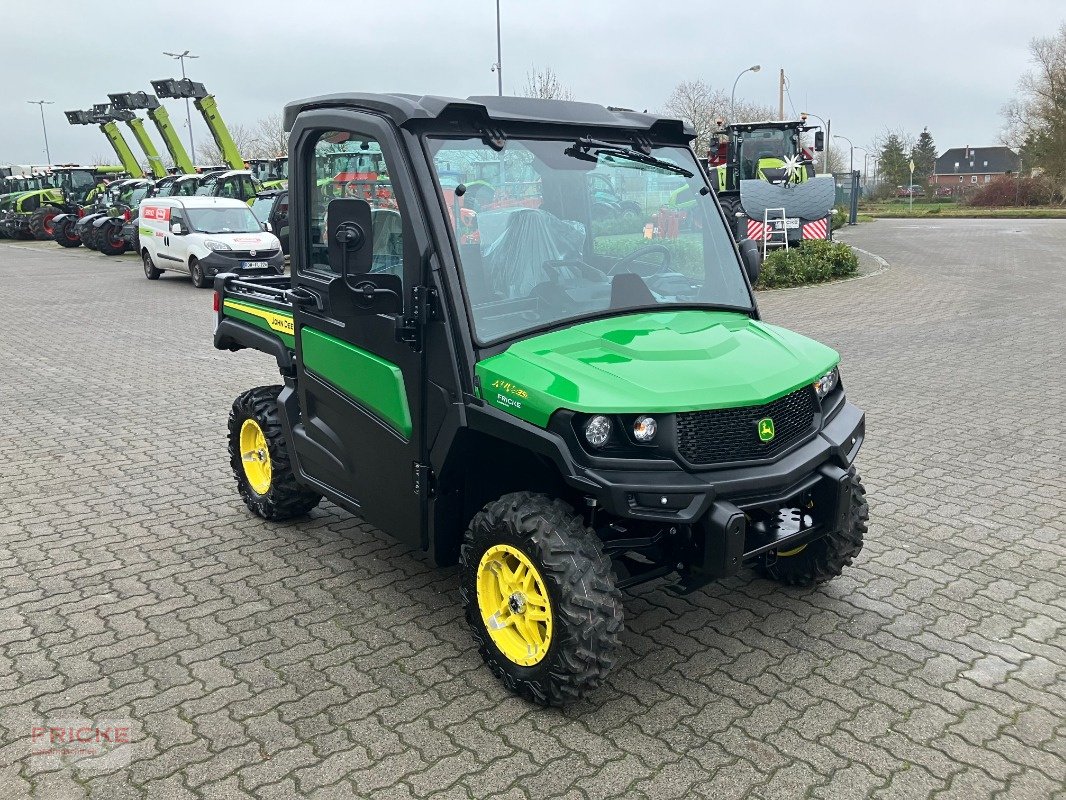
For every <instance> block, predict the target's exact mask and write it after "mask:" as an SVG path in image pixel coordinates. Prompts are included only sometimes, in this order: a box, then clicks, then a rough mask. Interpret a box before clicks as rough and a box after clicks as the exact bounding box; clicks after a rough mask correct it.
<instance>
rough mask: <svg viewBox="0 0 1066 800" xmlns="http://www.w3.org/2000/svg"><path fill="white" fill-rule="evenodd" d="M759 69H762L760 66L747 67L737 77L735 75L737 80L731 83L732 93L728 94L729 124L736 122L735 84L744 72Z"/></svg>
mask: <svg viewBox="0 0 1066 800" xmlns="http://www.w3.org/2000/svg"><path fill="white" fill-rule="evenodd" d="M760 69H762V65H761V64H755V65H754V66H751V67H748V68H747V69H745V70H742V71H741V73H740V74H739V75H737V79H736V80H735V81H733V91H732V92H730V93H729V121H730V122H736V121H737V83H738V82H739V81H740V79H741V78H742V77H744V73H745V72H758V71H759V70H760Z"/></svg>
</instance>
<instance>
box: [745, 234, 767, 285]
mask: <svg viewBox="0 0 1066 800" xmlns="http://www.w3.org/2000/svg"><path fill="white" fill-rule="evenodd" d="M740 257H741V259H743V261H744V271H745V272H747V273H748V280H749V281H751V285H752V286H754V285H755V282H756V281H757V280H759V270H760V269H761V267H762V260H761V259H760V258H759V244H758V242H756V241H755V240H753V239H741V240H740Z"/></svg>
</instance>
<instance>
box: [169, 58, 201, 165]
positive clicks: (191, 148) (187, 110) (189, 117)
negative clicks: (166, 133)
mask: <svg viewBox="0 0 1066 800" xmlns="http://www.w3.org/2000/svg"><path fill="white" fill-rule="evenodd" d="M163 55H165V56H170V57H171V58H176V59H177V60H178V61H180V62H181V79H182V80H185V59H187V58H199V57H200V56H194V55H191V54H190V53H189V51H188V50H186V51H185V52H184V53H167V52H166V51H164V52H163ZM185 124H186V125H188V126H189V155H190V156H191V157H192V160H193V162H194V163H195V162H196V147H195V145H193V141H192V111H191V110H190V108H189V98H188V97H186V98H185Z"/></svg>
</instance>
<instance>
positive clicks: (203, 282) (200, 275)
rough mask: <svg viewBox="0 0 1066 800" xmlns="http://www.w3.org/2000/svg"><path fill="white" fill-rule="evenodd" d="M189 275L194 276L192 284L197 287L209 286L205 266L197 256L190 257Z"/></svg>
mask: <svg viewBox="0 0 1066 800" xmlns="http://www.w3.org/2000/svg"><path fill="white" fill-rule="evenodd" d="M189 277H190V278H192V285H193V286H195V287H196V288H197V289H203V288H204V287H205V286H207V276H206V275H204V268H203V266H202V265H201V264H200V262H199V261H197V260H196V259H195V258H190V259H189Z"/></svg>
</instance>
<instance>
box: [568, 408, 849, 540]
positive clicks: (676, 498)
mask: <svg viewBox="0 0 1066 800" xmlns="http://www.w3.org/2000/svg"><path fill="white" fill-rule="evenodd" d="M865 435H866V416H865V414H863V412H862V410H861V409H859V408H858V407H856V406H854V405H852V404H851V403H849V402H847V401H845V402H844V403H843V404H842V406H841V408H840V410H839V411H838V412H837V413H836V414H834V415H833V417H832V419H830V420H829V422H827V423H826V424H825V425H824V426H823V427H822V429H821V430H819V431H818V432H817V433H816V434H815V435H814V437H813V438H811V439H810V440H809V441H808V442H806V443H805V444H803V445H801V446H799V447H797V448H796V449H795V450H792V451H791V452H789V453H787V454H786V455H784V456H783V457H781V458H780V459H778V460H777V461H775V462H773V463H770V464H760V465H756V466H750V467H732V468H730V467H724V468H719V469H713V470H705V471H699V472H687V471H685V470H682V469H680V468H674V469H656V470H647V471H637V470H628V469H626V470H622V469H619V470H606V469H595V468H579V472H580V482H579V483H574V486H575V488H578V489H580V490H581V491H583V492H584V493H586V494H592V495H593V496H595V497H596V499H597V501H598V504H599V505H600V507H602V508H604V509H606V510H607V511H608V512H609V513H611V514H613V515H614V516H617V517H623V518H628V519H639V520H647V521H651V522H663V523H678V524H692V523H694V522H696V521H697V520H698V519H700V518H702V517H704V516H705V515H706V514H707V513H708V511H709V510H710V508H711V506H712V505H713V504H714V503H715V502H716V501H719V500H729V501H732V502H735V503H737V504H739V505H741V506H745V505H752V504H759V503H761V502H763V501H764V500H766V499H773V498H775V497H779V496H781V495H782V493H786V494H787V493H788V492H789V490H790V487H793V486H796V485H799V484H801V483H802V482H803V481H804V480H805V479H806V478H807V477H809V476H810V475H813V474H814V473H816V472H817V470H818V468H819V467H821V466H822V465H823V464H833V465H836V466H837V467H840V468H842V469H847V468H849V467H850V466H851V463H852V462H853V461H854V460H855V456H856V455H857V454H858V452H859V448H860V447H861V446H862V442H863V439H864V437H865ZM590 485H595V486H596V489H594V490H591V491H590ZM664 501H665V502H664Z"/></svg>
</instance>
